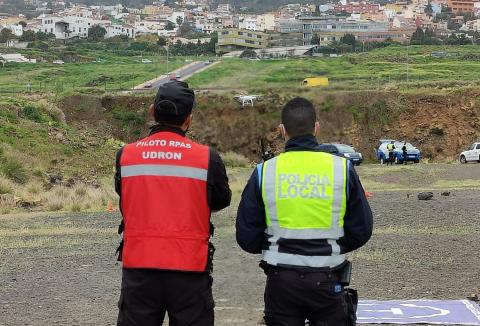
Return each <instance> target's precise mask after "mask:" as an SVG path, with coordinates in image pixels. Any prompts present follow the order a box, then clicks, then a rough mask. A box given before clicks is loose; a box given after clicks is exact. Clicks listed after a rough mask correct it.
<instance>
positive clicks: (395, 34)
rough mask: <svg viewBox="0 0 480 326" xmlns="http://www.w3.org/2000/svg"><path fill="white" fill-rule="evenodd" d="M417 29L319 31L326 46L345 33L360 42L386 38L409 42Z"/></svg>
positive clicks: (321, 42) (319, 35) (321, 41)
mask: <svg viewBox="0 0 480 326" xmlns="http://www.w3.org/2000/svg"><path fill="white" fill-rule="evenodd" d="M414 31H415V29H398V30H387V31H369V32H361V31H355V32H340V31H323V32H319V33H318V37H319V39H320V45H323V46H326V45H328V44H330V43H331V42H333V41H337V42H338V41H340V39H341V38H342V37H343V36H344V35H345V34H353V35H354V36H355V38H356V39H357V41H359V42H360V43H368V42H382V41H385V40H386V39H391V40H392V41H395V42H399V43H407V42H408V40H409V39H410V37H411V36H412V34H413V32H414Z"/></svg>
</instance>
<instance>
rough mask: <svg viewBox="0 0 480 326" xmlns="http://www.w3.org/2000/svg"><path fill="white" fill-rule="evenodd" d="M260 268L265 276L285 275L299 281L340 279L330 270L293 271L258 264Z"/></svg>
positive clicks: (292, 269) (335, 280)
mask: <svg viewBox="0 0 480 326" xmlns="http://www.w3.org/2000/svg"><path fill="white" fill-rule="evenodd" d="M260 267H261V268H262V269H263V270H264V271H265V274H266V275H267V276H268V275H285V276H289V277H299V278H301V279H311V278H314V279H315V280H318V281H323V282H339V281H340V277H339V276H338V275H337V273H336V272H335V271H331V270H317V271H316V270H314V269H301V268H299V269H295V268H285V267H278V266H273V265H269V264H266V263H260Z"/></svg>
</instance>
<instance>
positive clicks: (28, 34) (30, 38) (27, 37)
mask: <svg viewBox="0 0 480 326" xmlns="http://www.w3.org/2000/svg"><path fill="white" fill-rule="evenodd" d="M36 39H37V35H36V34H35V32H34V31H25V32H23V35H22V36H20V38H19V40H20V42H34V41H35V40H36Z"/></svg>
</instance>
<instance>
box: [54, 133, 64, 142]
mask: <svg viewBox="0 0 480 326" xmlns="http://www.w3.org/2000/svg"><path fill="white" fill-rule="evenodd" d="M55 139H57V140H58V141H60V142H63V141H65V136H64V135H63V134H62V133H61V132H57V133H56V134H55Z"/></svg>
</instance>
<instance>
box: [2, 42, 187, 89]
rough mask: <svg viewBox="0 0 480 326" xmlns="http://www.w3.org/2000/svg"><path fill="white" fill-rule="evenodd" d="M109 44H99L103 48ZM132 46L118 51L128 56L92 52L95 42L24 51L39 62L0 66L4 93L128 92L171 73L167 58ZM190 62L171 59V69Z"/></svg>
mask: <svg viewBox="0 0 480 326" xmlns="http://www.w3.org/2000/svg"><path fill="white" fill-rule="evenodd" d="M43 44H45V43H43ZM109 44H110V43H105V44H102V43H98V45H99V46H102V47H103V46H107V47H108V46H109ZM132 44H133V45H132ZM132 44H130V45H129V46H130V50H124V51H123V50H120V51H118V52H124V53H118V52H117V51H115V50H113V51H111V52H107V51H101V50H95V49H94V50H91V49H88V47H93V48H95V47H96V45H97V44H95V43H82V44H81V45H78V46H76V47H71V46H67V47H66V48H64V49H62V50H58V49H56V48H53V47H52V49H51V50H50V49H47V50H44V51H41V50H38V49H34V48H30V49H25V50H21V51H20V52H21V53H22V54H23V55H24V56H26V57H28V58H34V59H37V61H38V63H37V64H30V63H25V64H17V63H7V64H6V65H5V67H4V68H3V69H2V68H1V67H2V66H1V65H0V93H12V94H13V93H18V92H27V91H28V88H29V87H27V85H31V86H32V91H33V92H52V93H56V94H58V95H69V94H74V93H84V92H85V93H103V92H105V91H116V90H128V89H131V88H133V87H134V86H137V85H139V84H142V83H144V82H145V81H147V80H150V79H153V78H155V77H157V76H160V75H162V74H167V61H166V56H162V55H158V54H157V55H154V54H152V53H149V54H146V53H145V54H143V55H142V53H143V52H142V50H141V49H143V48H142V44H141V43H132ZM150 44H151V43H147V46H148V45H150ZM137 49H140V50H137ZM116 52H117V53H116ZM54 60H62V61H64V62H65V64H63V65H54V64H51V62H53V61H54ZM186 60H188V57H184V58H175V57H170V58H169V67H168V68H169V70H170V71H171V70H174V69H177V68H178V67H180V66H182V65H185V64H186Z"/></svg>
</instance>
